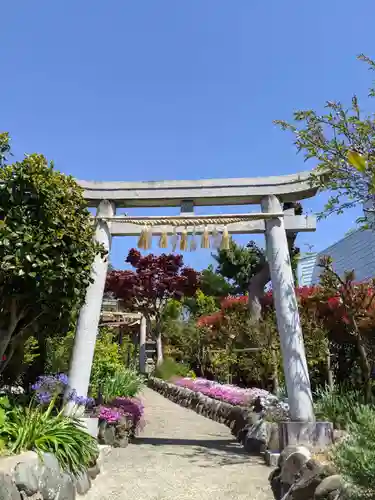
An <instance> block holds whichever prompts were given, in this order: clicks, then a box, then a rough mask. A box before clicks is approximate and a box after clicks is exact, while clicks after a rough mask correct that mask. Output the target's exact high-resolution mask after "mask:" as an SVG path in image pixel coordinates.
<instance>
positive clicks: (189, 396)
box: [148, 377, 279, 453]
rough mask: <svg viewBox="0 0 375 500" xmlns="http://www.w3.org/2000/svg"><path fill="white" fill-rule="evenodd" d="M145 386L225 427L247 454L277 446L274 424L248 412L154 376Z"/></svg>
mask: <svg viewBox="0 0 375 500" xmlns="http://www.w3.org/2000/svg"><path fill="white" fill-rule="evenodd" d="M148 387H150V389H153V390H154V391H156V392H158V393H159V394H161V395H162V396H164V397H165V398H167V399H169V400H171V401H173V402H174V403H177V404H178V405H180V406H183V407H184V408H189V409H191V410H194V411H195V412H196V413H198V414H199V415H203V416H204V417H207V418H210V419H211V420H214V421H215V422H219V423H221V424H225V425H226V426H227V427H229V428H230V430H231V431H232V434H233V436H235V437H236V439H237V440H238V441H239V442H240V443H241V444H242V445H243V446H244V447H245V449H246V450H247V451H248V452H250V453H263V452H265V451H266V450H267V449H271V450H273V449H275V450H276V449H278V447H279V439H278V426H277V424H273V423H270V422H266V421H264V420H262V419H261V417H260V415H259V414H257V413H255V412H253V411H251V410H250V409H247V408H244V407H241V406H234V405H231V404H229V403H225V402H223V401H219V400H216V399H212V398H210V397H208V396H205V395H204V394H201V393H199V392H195V391H191V390H190V389H187V388H185V387H180V386H177V385H175V384H171V383H169V382H165V381H164V380H161V379H158V378H155V377H149V379H148Z"/></svg>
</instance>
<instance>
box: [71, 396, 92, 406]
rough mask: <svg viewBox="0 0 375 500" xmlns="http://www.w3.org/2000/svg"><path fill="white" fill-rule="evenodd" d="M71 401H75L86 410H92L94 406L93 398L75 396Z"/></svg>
mask: <svg viewBox="0 0 375 500" xmlns="http://www.w3.org/2000/svg"><path fill="white" fill-rule="evenodd" d="M70 400H71V401H73V402H74V403H75V404H76V405H78V406H85V407H86V408H89V407H90V408H91V407H92V406H94V400H93V398H88V397H85V396H76V395H74V396H73V397H72V398H71V399H70Z"/></svg>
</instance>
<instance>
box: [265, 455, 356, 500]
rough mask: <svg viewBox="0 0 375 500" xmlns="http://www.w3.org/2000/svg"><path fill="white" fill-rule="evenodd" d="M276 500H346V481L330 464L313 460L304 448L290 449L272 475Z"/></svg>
mask: <svg viewBox="0 0 375 500" xmlns="http://www.w3.org/2000/svg"><path fill="white" fill-rule="evenodd" d="M269 481H270V484H271V489H272V492H273V495H274V497H275V499H276V500H343V499H344V498H346V496H345V486H344V481H343V479H342V477H341V476H340V475H338V474H337V473H336V471H335V469H334V467H333V466H332V465H331V464H323V463H320V462H318V461H317V460H315V459H314V458H312V456H311V453H310V451H309V450H308V449H307V448H305V447H304V446H287V447H286V448H285V449H284V450H283V451H282V452H281V454H280V457H279V460H278V464H277V468H276V469H275V470H273V471H272V472H271V474H270V476H269Z"/></svg>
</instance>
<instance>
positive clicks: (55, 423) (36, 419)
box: [0, 397, 98, 476]
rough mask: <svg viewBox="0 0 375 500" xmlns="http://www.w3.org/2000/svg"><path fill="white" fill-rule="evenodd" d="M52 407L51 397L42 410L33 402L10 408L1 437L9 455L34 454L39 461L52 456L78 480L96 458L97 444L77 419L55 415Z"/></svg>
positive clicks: (53, 406) (61, 414)
mask: <svg viewBox="0 0 375 500" xmlns="http://www.w3.org/2000/svg"><path fill="white" fill-rule="evenodd" d="M55 403H56V397H53V398H52V399H51V402H50V403H49V405H48V407H47V409H45V408H43V407H42V406H35V405H34V398H33V399H32V401H31V402H30V404H29V405H28V406H26V407H22V406H16V407H14V408H12V409H11V410H9V411H8V412H7V415H6V419H5V420H4V425H3V426H2V429H1V430H0V437H1V439H3V440H4V441H5V442H6V443H7V445H8V448H9V449H10V451H11V453H15V454H17V453H21V452H22V451H25V450H34V451H35V452H36V453H38V455H39V456H40V457H42V454H43V453H46V452H50V453H53V454H54V455H55V456H56V458H57V460H58V462H59V464H60V467H61V468H62V469H63V470H65V471H67V472H70V473H72V474H73V475H75V476H77V475H78V474H79V473H80V472H82V471H83V470H85V469H87V468H88V467H89V465H90V463H91V462H92V461H93V459H94V458H95V457H96V456H97V454H98V448H97V443H96V440H95V439H94V438H93V437H92V436H90V435H89V434H88V433H87V431H86V430H85V428H84V427H83V425H82V424H81V422H80V420H79V419H78V418H76V417H74V416H73V417H71V416H65V415H64V413H63V410H61V411H59V412H58V413H57V414H54V413H53V410H54V408H55Z"/></svg>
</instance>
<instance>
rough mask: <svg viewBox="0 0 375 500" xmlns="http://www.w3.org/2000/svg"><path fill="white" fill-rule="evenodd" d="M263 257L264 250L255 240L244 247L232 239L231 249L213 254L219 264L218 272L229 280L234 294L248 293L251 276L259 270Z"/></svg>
mask: <svg viewBox="0 0 375 500" xmlns="http://www.w3.org/2000/svg"><path fill="white" fill-rule="evenodd" d="M263 257H264V252H263V250H261V249H260V248H259V247H258V246H257V245H256V244H255V242H254V241H251V242H250V243H249V244H248V245H247V246H246V247H243V246H240V245H237V244H236V243H235V242H234V241H233V240H231V243H230V248H229V250H218V252H217V254H213V258H214V259H215V260H216V262H217V264H218V267H217V273H218V274H219V275H221V276H223V277H224V278H225V279H226V280H227V281H228V283H229V284H230V285H231V288H232V293H233V294H243V293H246V291H247V288H248V286H249V281H250V278H251V277H252V276H253V275H254V274H255V273H256V272H257V271H258V270H259V265H260V263H261V262H262V259H263Z"/></svg>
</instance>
